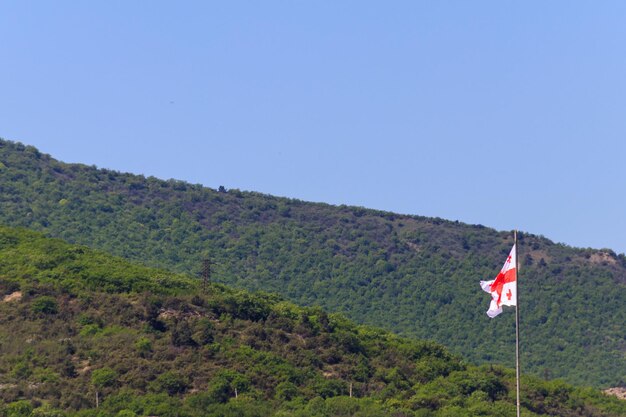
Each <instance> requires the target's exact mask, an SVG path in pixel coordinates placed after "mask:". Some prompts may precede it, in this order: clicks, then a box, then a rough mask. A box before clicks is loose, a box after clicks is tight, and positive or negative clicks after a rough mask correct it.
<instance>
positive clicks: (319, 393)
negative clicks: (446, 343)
mask: <svg viewBox="0 0 626 417" xmlns="http://www.w3.org/2000/svg"><path fill="white" fill-rule="evenodd" d="M0 259H1V260H2V262H1V263H0V415H3V416H8V417H29V416H30V417H63V416H66V417H78V416H80V417H87V416H94V417H95V416H97V417H113V416H117V417H132V416H160V417H196V416H197V417H200V416H202V417H208V416H215V417H218V416H219V417H224V416H238V417H261V416H277V417H278V416H282V417H286V416H296V417H297V416H301V417H318V416H319V417H322V416H324V417H331V416H333V417H335V416H355V417H357V416H362V417H366V416H369V417H378V416H380V417H383V416H394V417H411V416H415V417H417V416H419V417H438V416H441V417H443V416H457V417H463V416H476V415H481V416H493V417H509V416H511V417H512V416H514V415H515V405H514V403H515V401H514V398H515V397H514V392H515V388H514V372H512V371H511V370H509V369H505V368H502V367H500V366H482V367H475V366H471V365H468V364H467V363H466V362H465V361H463V360H461V359H460V358H458V357H456V356H454V355H451V354H450V353H448V352H447V351H446V349H445V348H444V347H442V346H440V345H438V344H435V343H433V342H420V341H414V340H408V339H403V338H400V337H398V336H395V335H393V334H391V333H388V332H385V331H383V330H377V329H374V328H370V327H362V326H357V325H355V324H353V323H352V322H350V321H348V320H347V319H345V318H343V317H342V316H340V315H336V314H327V313H326V312H324V311H323V310H321V309H319V308H310V307H309V308H302V307H297V306H295V305H294V304H291V303H290V302H286V301H284V300H281V299H280V298H278V297H276V296H273V295H268V294H251V293H248V292H246V291H245V290H232V289H229V288H227V287H224V286H221V285H219V284H212V285H209V286H208V287H207V288H206V289H205V290H203V289H202V286H201V285H200V283H199V281H198V280H197V279H194V278H188V277H185V276H182V275H174V274H170V273H167V272H164V271H160V270H156V269H151V268H148V267H143V266H137V265H134V264H131V263H129V262H128V261H125V260H122V259H119V258H113V257H111V256H109V255H104V254H102V253H100V252H97V251H93V250H91V249H89V248H87V247H83V246H75V245H69V244H67V243H65V242H63V241H60V240H56V239H49V238H44V237H43V236H42V235H40V234H38V233H35V232H32V231H27V230H24V229H21V230H17V229H12V228H6V227H0ZM523 387H524V389H523V395H522V406H523V410H522V413H523V415H524V416H528V417H532V416H560V417H574V416H580V417H583V416H584V417H594V416H597V417H617V416H623V415H625V413H626V402H624V401H622V400H618V399H617V398H614V397H607V396H605V395H603V394H601V393H600V392H599V391H596V390H593V389H588V388H574V387H572V386H570V385H567V384H565V383H563V382H561V381H551V382H545V381H541V380H539V379H537V378H534V377H530V376H528V377H525V378H524V379H523ZM350 394H352V396H350ZM96 407H97V409H96Z"/></svg>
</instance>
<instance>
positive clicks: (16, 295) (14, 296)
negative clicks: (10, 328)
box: [2, 291, 22, 303]
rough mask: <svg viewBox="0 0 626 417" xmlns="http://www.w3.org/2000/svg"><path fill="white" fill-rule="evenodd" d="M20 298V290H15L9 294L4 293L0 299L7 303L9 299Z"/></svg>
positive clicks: (16, 299) (15, 299)
mask: <svg viewBox="0 0 626 417" xmlns="http://www.w3.org/2000/svg"><path fill="white" fill-rule="evenodd" d="M21 299H22V292H21V291H15V292H14V293H11V294H9V295H5V296H4V298H3V299H2V301H3V302H5V303H8V302H11V301H18V300H21Z"/></svg>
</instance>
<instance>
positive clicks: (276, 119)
mask: <svg viewBox="0 0 626 417" xmlns="http://www.w3.org/2000/svg"><path fill="white" fill-rule="evenodd" d="M624 22H626V2H624V1H610V0H606V1H602V2H592V1H571V0H568V1H566V0H562V1H549V2H547V1H524V2H513V1H501V0H493V1H480V0H477V1H471V2H469V1H465V0H458V1H425V0H424V1H386V2H382V1H376V2H374V1H365V0H359V1H350V0H345V1H295V0H293V1H273V0H265V1H237V0H233V1H219V2H218V1H185V2H172V1H167V2H165V1H153V0H151V1H121V0H117V1H106V2H78V1H72V2H70V1H63V0H57V1H54V2H49V1H17V0H9V1H3V2H2V3H0V39H2V41H1V42H0V137H2V138H4V139H9V140H13V141H19V142H22V143H24V144H28V145H33V146H35V147H37V148H38V149H39V150H41V151H42V152H44V153H48V154H50V155H52V156H53V157H54V158H56V159H59V160H61V161H64V162H80V163H85V164H88V165H96V166H98V167H100V168H108V169H114V170H117V171H122V172H132V173H136V174H143V175H146V176H155V177H158V178H162V179H169V178H175V179H179V180H184V181H188V182H191V183H194V184H203V185H205V186H208V187H211V188H217V187H219V186H220V185H223V186H225V187H226V188H237V189H240V190H247V191H257V192H262V193H267V194H272V195H277V196H284V197H290V198H297V199H301V200H306V201H316V202H326V203H330V204H348V205H356V206H363V207H368V208H375V209H380V210H387V211H393V212H397V213H403V214H415V215H423V216H433V217H441V218H445V219H450V220H459V221H462V222H465V223H471V224H483V225H485V226H489V227H493V228H496V229H499V230H512V229H515V228H517V229H519V230H521V231H523V232H530V233H534V234H540V235H544V236H546V237H548V238H550V239H552V240H554V241H557V242H562V243H565V244H568V245H571V246H578V247H594V248H610V249H613V250H614V251H616V252H618V253H624V252H626V234H625V233H624V232H625V229H626V219H625V217H624V214H625V212H626V210H625V208H626V192H624V191H625V185H626V168H625V165H624V162H623V159H624V156H626V117H625V116H626V25H625V24H624Z"/></svg>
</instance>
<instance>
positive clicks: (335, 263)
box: [0, 141, 626, 387]
mask: <svg viewBox="0 0 626 417" xmlns="http://www.w3.org/2000/svg"><path fill="white" fill-rule="evenodd" d="M206 169H211V167H210V166H207V168H206ZM0 223H4V224H7V225H12V226H24V227H28V228H31V229H34V230H40V231H43V232H45V233H46V234H47V235H49V236H55V237H61V238H63V239H65V240H67V241H70V242H73V243H81V244H85V245H89V246H92V247H94V248H98V249H102V250H104V251H107V252H109V253H112V254H115V255H119V256H123V257H125V258H128V259H131V260H135V261H139V262H141V263H143V264H145V265H150V266H156V267H164V268H167V269H170V270H174V271H177V272H181V273H182V272H184V273H191V274H198V273H199V272H200V270H201V268H202V259H204V258H206V257H209V258H210V259H211V260H212V261H213V262H214V266H213V274H212V277H211V278H212V280H213V281H215V282H220V283H227V284H229V285H232V286H235V287H239V288H246V289H251V290H259V289H261V290H264V291H267V292H275V293H279V294H281V295H282V296H284V297H286V298H287V299H289V300H291V301H295V302H297V303H299V304H304V305H320V306H323V307H324V308H325V309H328V310H329V311H334V312H342V313H343V314H345V315H346V316H348V317H349V318H351V319H353V320H356V321H357V322H359V323H365V324H370V325H376V326H380V327H383V328H386V329H390V330H392V331H394V332H397V333H399V334H401V335H405V336H412V337H417V338H420V339H432V340H435V341H437V342H441V343H443V344H445V345H447V346H448V347H449V348H450V349H451V351H453V352H454V353H455V354H461V355H463V356H464V357H466V358H468V359H469V360H470V361H471V362H473V363H479V364H480V363H502V364H505V365H509V366H511V365H512V364H513V360H514V318H513V314H512V311H505V313H504V314H503V315H501V316H499V317H498V318H496V319H493V320H490V319H489V318H488V317H487V316H486V315H485V311H486V310H487V307H488V304H489V296H488V295H486V294H485V293H483V292H482V291H481V290H480V288H479V286H478V281H479V280H481V279H491V278H493V276H495V274H496V273H497V271H498V270H499V268H500V267H501V265H502V263H503V261H504V259H505V257H506V255H507V253H508V251H509V250H510V247H511V244H512V236H511V233H508V232H497V231H495V230H493V229H489V228H486V227H483V226H471V225H466V224H462V223H458V222H451V221H445V220H442V219H433V218H424V217H417V216H404V215H397V214H393V213H387V212H378V211H373V210H367V209H364V208H358V207H346V206H339V207H337V206H330V205H326V204H316V203H306V202H302V201H297V200H290V199H286V198H276V197H272V196H267V195H261V194H257V193H248V192H240V191H237V190H225V189H221V190H214V189H210V188H206V187H202V186H200V185H192V184H188V183H185V182H182V181H176V180H168V181H163V180H159V179H156V178H152V177H151V178H145V177H143V176H140V175H131V174H123V173H119V172H114V171H110V170H103V169H96V168H95V167H89V166H85V165H79V164H65V163H62V162H59V161H56V160H54V159H53V158H51V157H50V156H48V155H45V154H42V153H41V152H39V151H38V150H37V149H35V148H33V147H30V146H24V145H21V144H16V143H13V142H8V141H0ZM519 255H520V263H521V274H522V275H521V281H520V293H521V295H520V299H521V307H520V310H521V333H522V334H521V337H522V367H523V370H524V371H525V372H531V373H534V374H535V375H539V376H542V377H547V378H555V377H562V378H565V379H566V380H568V381H570V382H573V383H578V384H591V385H595V386H601V387H604V386H618V385H622V386H623V385H626V381H625V379H624V378H625V376H626V338H625V337H626V336H625V333H624V323H626V258H625V257H624V255H616V254H615V253H613V252H612V251H610V250H592V249H576V248H571V247H568V246H565V245H561V244H555V243H553V242H551V241H549V240H548V239H545V238H543V237H540V236H533V235H526V234H523V233H522V234H521V236H520V248H519Z"/></svg>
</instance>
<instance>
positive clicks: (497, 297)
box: [480, 245, 517, 318]
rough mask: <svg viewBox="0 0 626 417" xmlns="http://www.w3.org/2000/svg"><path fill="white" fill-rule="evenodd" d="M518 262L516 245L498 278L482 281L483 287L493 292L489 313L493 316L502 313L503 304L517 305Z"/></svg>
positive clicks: (486, 290)
mask: <svg viewBox="0 0 626 417" xmlns="http://www.w3.org/2000/svg"><path fill="white" fill-rule="evenodd" d="M516 265H517V263H516V262H515V245H513V248H512V249H511V253H509V257H508V258H506V262H505V263H504V266H503V267H502V269H501V270H500V273H499V274H498V276H497V277H496V279H494V280H491V281H480V286H481V288H482V289H483V290H484V291H485V292H488V293H489V294H491V305H490V306H489V310H487V315H488V316H489V317H491V318H493V317H495V316H497V315H498V314H500V313H502V306H515V305H517V282H516V281H517V269H516V268H517V267H516Z"/></svg>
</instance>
